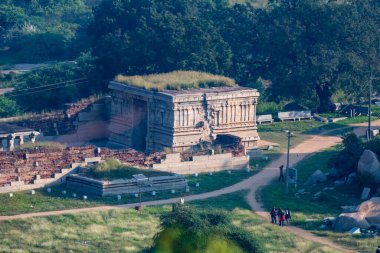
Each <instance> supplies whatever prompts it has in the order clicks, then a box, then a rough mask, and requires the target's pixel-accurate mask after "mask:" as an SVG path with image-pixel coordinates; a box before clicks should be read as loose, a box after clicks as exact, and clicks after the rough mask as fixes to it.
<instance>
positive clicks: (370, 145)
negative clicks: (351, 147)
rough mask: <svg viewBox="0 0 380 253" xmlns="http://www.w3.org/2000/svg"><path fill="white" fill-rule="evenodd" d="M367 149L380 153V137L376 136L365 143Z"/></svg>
mask: <svg viewBox="0 0 380 253" xmlns="http://www.w3.org/2000/svg"><path fill="white" fill-rule="evenodd" d="M365 149H369V150H371V151H372V152H373V153H375V154H376V155H380V137H375V138H373V139H372V140H370V141H368V142H367V143H366V144H365Z"/></svg>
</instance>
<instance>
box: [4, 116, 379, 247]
mask: <svg viewBox="0 0 380 253" xmlns="http://www.w3.org/2000/svg"><path fill="white" fill-rule="evenodd" d="M365 125H366V124H356V125H353V126H357V128H356V129H355V130H354V132H355V133H356V134H358V135H363V134H364V133H365V131H366V128H365ZM373 126H380V120H378V121H375V122H373ZM339 142H341V138H340V137H336V136H327V135H314V136H312V137H311V138H310V139H308V140H306V141H304V142H302V143H301V144H299V145H298V146H296V147H295V148H293V149H291V154H292V157H291V160H290V165H291V166H294V165H295V164H296V163H298V162H299V161H301V160H302V159H304V158H305V157H306V156H308V155H310V154H313V153H315V152H318V151H321V150H323V149H326V148H329V147H331V146H334V145H336V144H337V143H339ZM285 163H286V154H282V155H281V156H280V157H279V158H278V159H277V160H275V161H273V162H272V163H270V164H269V165H268V166H267V167H266V168H264V169H263V170H262V171H260V172H259V173H258V174H256V175H254V176H252V177H250V178H248V179H245V180H243V181H241V182H239V183H237V184H234V185H231V186H229V187H226V188H223V189H220V190H216V191H212V192H206V193H202V194H197V195H190V196H186V197H184V198H185V201H193V200H202V199H207V198H212V197H218V196H220V195H224V194H228V193H233V192H236V191H239V190H244V189H249V193H248V195H247V197H246V198H247V202H248V204H249V205H250V206H251V208H252V210H253V211H255V212H256V213H258V214H259V215H260V216H261V217H263V218H265V219H267V220H269V217H268V214H267V212H264V209H263V208H262V205H261V203H259V202H258V201H257V200H256V197H255V195H256V192H257V190H258V189H259V188H261V187H263V186H265V185H268V184H269V183H270V182H271V181H272V180H273V179H275V178H276V177H277V176H278V167H279V166H280V165H281V164H285ZM179 200H180V197H177V198H171V199H163V200H155V201H147V202H143V205H145V206H154V205H163V204H171V203H178V202H179ZM136 204H137V203H132V204H124V205H117V206H97V207H90V208H80V209H68V210H59V211H50V212H37V213H25V214H19V215H12V216H0V220H14V219H22V218H31V217H44V216H50V215H62V214H75V213H82V212H95V211H106V210H111V209H120V208H132V207H134V206H136ZM284 230H287V231H289V232H290V233H293V234H295V235H297V236H300V237H303V238H305V239H308V240H310V241H314V242H317V243H321V244H323V245H327V246H329V247H331V248H334V249H336V250H338V251H339V252H350V253H351V252H354V251H350V250H348V249H345V248H343V247H341V246H339V245H336V244H335V243H333V242H332V241H330V240H328V239H326V238H322V237H318V236H315V235H313V234H311V233H309V232H307V231H305V230H302V229H300V228H297V227H285V228H284Z"/></svg>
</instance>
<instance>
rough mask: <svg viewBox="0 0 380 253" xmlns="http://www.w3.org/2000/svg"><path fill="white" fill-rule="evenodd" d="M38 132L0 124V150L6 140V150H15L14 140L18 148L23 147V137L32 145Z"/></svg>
mask: <svg viewBox="0 0 380 253" xmlns="http://www.w3.org/2000/svg"><path fill="white" fill-rule="evenodd" d="M37 135H39V132H37V131H34V130H33V129H29V128H26V127H20V126H17V125H11V124H6V123H0V150H1V151H2V150H3V148H4V144H3V140H6V149H7V150H8V151H13V150H14V149H15V145H16V140H17V141H18V144H19V145H20V146H23V145H24V140H25V137H26V138H27V139H29V140H30V142H32V143H34V142H35V141H36V137H37Z"/></svg>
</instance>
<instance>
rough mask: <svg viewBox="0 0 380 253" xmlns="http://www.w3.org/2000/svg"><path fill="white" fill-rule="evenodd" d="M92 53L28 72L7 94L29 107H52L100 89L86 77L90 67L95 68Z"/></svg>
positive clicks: (18, 102)
mask: <svg viewBox="0 0 380 253" xmlns="http://www.w3.org/2000/svg"><path fill="white" fill-rule="evenodd" d="M88 60H89V59H88V55H83V56H82V57H80V58H79V59H78V61H77V62H76V63H60V64H56V65H52V66H48V67H44V68H40V69H37V70H34V71H31V72H29V73H27V74H25V75H24V76H23V77H22V80H23V81H24V82H20V83H19V84H18V85H17V86H16V87H15V90H14V91H13V92H11V93H8V94H7V96H8V97H10V98H14V99H15V100H16V102H17V104H18V105H19V106H21V108H23V109H24V110H25V111H40V110H51V109H56V108H59V107H60V106H62V105H63V104H64V103H70V102H74V101H76V100H78V99H80V98H83V97H87V96H88V95H89V94H91V92H96V91H97V89H96V87H95V88H94V87H91V86H90V87H89V82H87V81H86V76H85V74H86V71H89V70H86V69H91V64H90V63H88Z"/></svg>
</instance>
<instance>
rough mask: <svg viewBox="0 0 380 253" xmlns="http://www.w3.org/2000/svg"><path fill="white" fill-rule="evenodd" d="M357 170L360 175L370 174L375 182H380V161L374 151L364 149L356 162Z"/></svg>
mask: <svg viewBox="0 0 380 253" xmlns="http://www.w3.org/2000/svg"><path fill="white" fill-rule="evenodd" d="M358 172H359V173H360V174H361V175H370V176H371V177H373V178H374V180H375V182H376V183H377V184H380V163H379V161H378V159H377V156H376V154H375V153H373V152H372V151H371V150H368V149H366V150H364V152H363V154H362V155H361V157H360V160H359V163H358Z"/></svg>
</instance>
